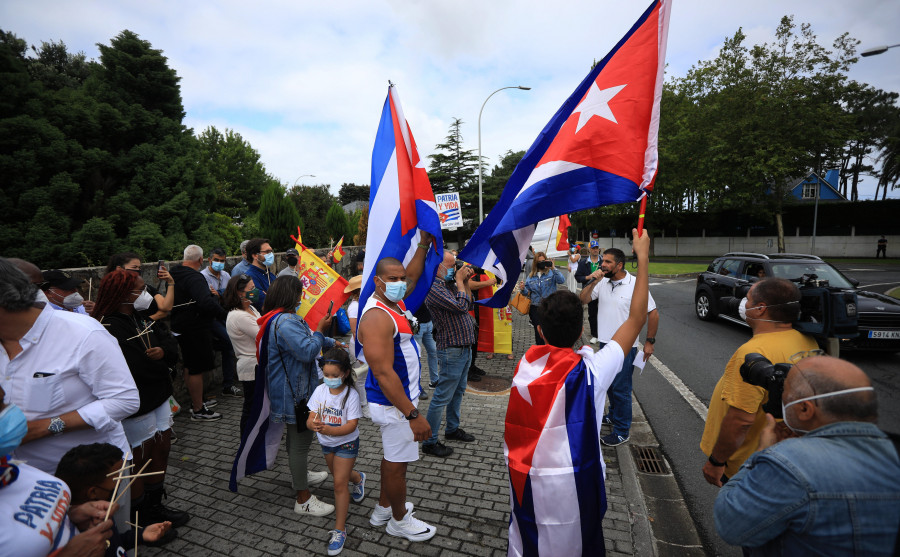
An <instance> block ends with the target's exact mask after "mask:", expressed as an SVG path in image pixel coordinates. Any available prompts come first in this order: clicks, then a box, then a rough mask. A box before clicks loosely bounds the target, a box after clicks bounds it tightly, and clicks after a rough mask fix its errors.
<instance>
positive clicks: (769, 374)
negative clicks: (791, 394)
mask: <svg viewBox="0 0 900 557" xmlns="http://www.w3.org/2000/svg"><path fill="white" fill-rule="evenodd" d="M791 365H792V364H788V363H782V364H773V363H772V362H770V361H769V359H768V358H766V357H765V356H763V355H762V354H759V353H757V352H751V353H750V354H747V355H746V356H745V357H744V363H743V364H741V378H742V379H743V380H744V382H745V383H749V384H751V385H755V386H757V387H762V388H763V389H765V390H767V391H769V401H768V402H766V403H765V404H763V407H762V409H763V411H764V412H768V413H769V414H772V416H774V417H776V418H779V419H782V418H784V416H782V415H781V395H782V394H784V380H785V379H786V378H787V374H788V371H790V370H791Z"/></svg>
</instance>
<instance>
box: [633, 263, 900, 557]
mask: <svg viewBox="0 0 900 557" xmlns="http://www.w3.org/2000/svg"><path fill="white" fill-rule="evenodd" d="M847 274H848V275H851V276H854V277H855V278H857V279H858V280H860V282H861V286H866V285H870V284H879V283H889V282H894V284H893V285H880V286H874V287H869V288H867V289H869V290H875V291H880V292H884V291H885V290H887V289H890V288H893V286H897V285H898V281H900V269H897V270H881V269H878V270H868V271H853V272H848V273H847ZM695 284H696V280H695V279H672V280H666V279H651V287H650V288H651V292H652V293H653V297H654V299H655V300H656V303H657V305H658V306H659V311H660V326H659V333H658V334H657V343H656V350H655V355H656V356H657V358H659V360H660V361H661V362H662V364H663V365H665V366H666V367H667V368H668V369H669V370H671V372H672V373H673V374H674V375H675V376H677V378H678V379H680V381H681V382H683V384H684V387H686V389H685V388H682V391H685V390H689V391H690V392H691V393H693V395H695V396H696V398H697V399H699V403H695V404H694V406H692V405H690V404H689V403H688V402H687V401H686V399H685V397H684V396H683V395H682V394H681V392H679V390H677V389H676V387H675V386H673V384H672V383H671V382H670V381H669V380H667V379H666V378H665V377H664V375H663V373H660V372H659V370H656V369H654V368H653V367H652V362H651V365H648V366H647V368H646V369H645V370H644V372H643V374H641V376H640V377H639V378H638V377H636V378H635V380H634V392H635V395H636V396H637V398H638V400H639V401H640V403H641V405H642V407H643V409H644V413H645V414H646V415H647V418H648V420H649V422H650V425H651V426H652V427H653V430H654V433H655V434H656V436H657V438H658V439H659V441H660V445H661V448H662V451H663V452H664V453H665V455H666V458H667V459H668V460H669V462H670V464H671V465H672V467H673V469H674V473H675V477H676V479H677V480H678V484H679V486H680V487H681V490H682V493H683V494H684V496H685V500H686V502H687V505H688V508H689V509H690V512H691V516H692V517H693V518H694V522H695V523H696V524H697V528H698V530H699V532H700V535H701V536H702V537H703V540H704V544H705V546H706V549H707V552H708V553H709V554H710V555H713V554H717V555H735V556H738V555H741V552H740V550H739V549H736V548H733V547H731V546H729V545H727V544H726V543H725V542H723V541H722V540H721V539H719V537H718V535H717V534H716V532H715V524H714V521H713V515H712V508H713V502H714V500H715V497H716V494H717V492H718V488H716V487H713V486H711V485H709V484H708V483H706V481H705V480H704V479H703V475H702V473H701V471H700V469H701V467H702V466H703V463H704V461H705V460H706V457H705V456H704V455H703V453H702V452H701V451H700V447H699V444H700V437H701V435H702V433H703V425H704V419H702V418H701V417H700V415H699V412H698V408H697V407H699V410H700V411H703V410H704V408H703V407H702V406H706V407H708V406H709V399H710V396H711V395H712V392H713V388H714V387H715V384H716V382H717V381H718V380H719V377H720V376H721V375H722V372H723V370H724V369H725V364H726V363H727V362H728V360H729V358H730V357H731V355H732V354H733V353H734V351H735V350H736V349H737V348H738V346H740V345H741V344H743V343H744V342H746V341H747V339H748V338H749V337H750V329H748V328H746V327H743V326H740V325H737V324H734V323H731V322H728V321H724V320H720V321H714V322H705V321H700V320H699V319H697V317H696V316H695V315H694V306H693V299H694V286H695ZM842 356H843V357H846V359H848V360H849V361H852V362H853V363H855V364H856V365H858V366H860V367H861V368H862V369H863V370H865V371H866V372H867V373H868V374H869V376H870V377H871V378H872V381H873V384H874V385H875V390H876V392H877V395H878V402H879V409H880V414H881V419H880V421H879V425H881V427H883V428H885V429H888V430H891V431H897V432H900V355H897V354H858V353H845V354H842ZM676 383H677V380H676ZM701 404H702V406H701Z"/></svg>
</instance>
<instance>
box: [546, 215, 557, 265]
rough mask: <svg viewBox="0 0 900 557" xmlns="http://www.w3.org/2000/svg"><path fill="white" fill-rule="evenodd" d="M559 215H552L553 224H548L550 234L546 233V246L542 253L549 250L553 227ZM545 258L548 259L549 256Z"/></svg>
mask: <svg viewBox="0 0 900 557" xmlns="http://www.w3.org/2000/svg"><path fill="white" fill-rule="evenodd" d="M558 218H559V217H553V224H551V225H550V234H548V235H547V247H545V248H544V254H546V253H547V252H548V251H550V238H552V237H553V229H554V228H556V219H558ZM547 259H550V258H549V257H548V258H547Z"/></svg>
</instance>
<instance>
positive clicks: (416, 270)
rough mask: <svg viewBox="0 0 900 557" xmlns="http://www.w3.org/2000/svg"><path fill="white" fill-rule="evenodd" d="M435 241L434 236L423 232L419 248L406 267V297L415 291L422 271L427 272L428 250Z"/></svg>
mask: <svg viewBox="0 0 900 557" xmlns="http://www.w3.org/2000/svg"><path fill="white" fill-rule="evenodd" d="M433 239H434V236H432V235H431V233H429V232H425V231H424V230H422V231H421V236H420V237H419V247H417V248H416V254H415V255H414V256H413V258H412V260H411V261H410V262H409V265H407V266H406V284H408V285H409V286H407V290H406V296H409V295H410V294H412V292H413V290H415V288H416V284H417V283H418V282H419V277H421V276H422V271H424V270H425V258H426V257H427V256H428V250H430V249H431V244H432V240H433ZM422 246H427V247H422ZM441 255H443V254H441Z"/></svg>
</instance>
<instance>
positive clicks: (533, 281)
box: [519, 251, 566, 345]
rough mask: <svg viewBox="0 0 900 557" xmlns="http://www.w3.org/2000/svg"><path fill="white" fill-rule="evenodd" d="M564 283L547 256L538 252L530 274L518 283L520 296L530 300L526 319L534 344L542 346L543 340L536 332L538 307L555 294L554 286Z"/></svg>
mask: <svg viewBox="0 0 900 557" xmlns="http://www.w3.org/2000/svg"><path fill="white" fill-rule="evenodd" d="M565 282H566V277H564V276H563V274H562V273H560V272H559V271H558V270H557V269H556V267H555V266H554V265H553V261H550V260H549V259H547V254H546V253H544V252H542V251H539V252H537V253H536V254H535V255H534V264H532V266H531V272H530V273H529V274H528V278H526V279H525V281H524V282H520V283H519V289H520V290H521V291H522V294H524V295H526V296H528V297H529V298H530V299H531V309H529V310H528V318H529V319H530V320H531V326H532V327H534V343H535V344H537V345H540V344H544V339H543V337H541V334H540V333H539V332H538V326H539V325H540V324H541V315H540V307H541V302H543V301H544V298H546V297H547V296H549V295H550V294H553V293H554V292H556V286H557V285H558V284H563V283H565Z"/></svg>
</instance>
